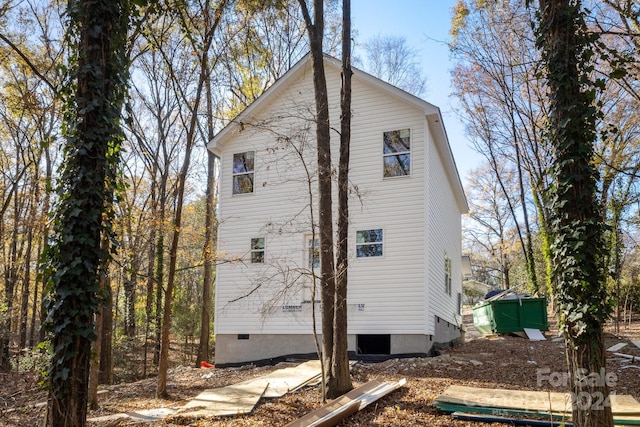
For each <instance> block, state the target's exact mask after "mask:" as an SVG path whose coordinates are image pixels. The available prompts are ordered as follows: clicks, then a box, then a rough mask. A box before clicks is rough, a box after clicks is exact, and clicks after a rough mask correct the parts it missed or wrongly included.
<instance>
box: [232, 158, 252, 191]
mask: <svg viewBox="0 0 640 427" xmlns="http://www.w3.org/2000/svg"><path fill="white" fill-rule="evenodd" d="M254 162H255V151H246V152H244V153H235V154H234V155H233V194H243V193H253V172H254Z"/></svg>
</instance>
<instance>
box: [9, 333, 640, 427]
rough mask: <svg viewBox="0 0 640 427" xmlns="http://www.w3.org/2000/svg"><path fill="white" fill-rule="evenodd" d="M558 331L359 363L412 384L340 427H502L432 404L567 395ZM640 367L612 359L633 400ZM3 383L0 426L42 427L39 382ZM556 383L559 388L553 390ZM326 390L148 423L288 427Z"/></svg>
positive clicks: (134, 388) (149, 384) (132, 406)
mask: <svg viewBox="0 0 640 427" xmlns="http://www.w3.org/2000/svg"><path fill="white" fill-rule="evenodd" d="M607 331H608V333H607V346H611V345H614V344H616V343H618V342H629V340H631V339H633V340H638V339H640V322H637V323H633V324H631V325H630V326H627V327H626V328H622V330H621V332H620V333H619V334H618V335H616V334H614V333H613V328H612V327H608V328H607ZM556 333H557V331H556V330H555V329H554V328H552V330H551V331H549V332H548V333H547V334H546V335H547V338H548V339H547V341H537V342H534V341H528V340H527V339H524V338H520V337H516V336H505V337H498V338H494V339H487V338H482V337H476V334H474V333H473V330H472V329H471V331H470V333H469V334H468V336H469V335H470V337H469V338H470V339H468V340H467V341H466V342H465V343H464V344H460V345H457V346H455V347H453V348H451V349H449V350H447V351H445V352H443V354H442V355H440V356H437V357H432V358H414V359H393V360H388V361H386V362H382V363H375V364H366V363H358V364H356V365H355V366H354V367H353V369H352V377H353V380H354V385H356V386H357V385H360V384H363V383H365V382H367V381H369V380H371V379H374V378H380V379H385V380H398V379H401V378H406V379H407V384H406V385H405V386H404V387H403V388H401V389H399V390H397V391H395V392H393V393H392V394H390V395H388V396H386V397H385V398H383V399H381V400H379V401H378V402H376V403H374V404H372V405H370V406H368V407H367V408H365V409H364V410H362V411H360V412H358V413H357V414H355V415H354V416H351V417H349V418H348V419H346V420H344V421H343V422H342V423H341V424H339V425H340V426H363V427H364V426H367V427H371V426H381V427H382V426H384V427H410V426H425V425H430V426H470V425H473V426H478V427H481V426H488V425H497V424H486V423H470V422H468V421H456V420H453V419H452V418H451V417H450V416H449V414H446V413H444V412H441V411H439V410H438V409H436V408H434V407H433V406H432V402H433V400H434V399H435V398H437V397H438V396H439V395H440V394H441V393H442V392H443V391H444V390H445V389H446V388H447V387H448V386H449V385H452V384H458V385H468V386H476V387H491V388H508V389H526V390H548V391H566V389H563V388H562V387H559V386H558V385H557V384H555V383H553V381H548V380H547V378H548V375H549V373H554V372H557V373H562V372H566V370H567V369H566V363H565V358H564V348H563V343H562V341H561V340H554V339H553V338H554V337H555V334H556ZM620 352H621V353H626V354H632V355H636V356H639V357H640V349H638V348H636V347H635V346H634V345H633V344H631V343H629V345H627V346H626V347H625V348H623V349H621V350H620ZM277 368H278V366H275V367H273V366H269V367H244V368H236V369H209V370H201V369H195V368H190V367H183V366H177V367H174V368H173V369H172V370H171V373H170V375H169V391H170V393H171V399H169V400H158V399H155V398H154V393H155V385H156V383H155V379H154V378H150V379H146V380H142V381H138V382H135V383H126V384H118V385H114V386H109V387H104V388H103V389H104V390H106V391H105V392H103V394H101V395H100V408H99V409H98V410H95V411H89V417H98V416H103V415H108V414H115V413H120V412H131V411H136V410H142V409H152V408H160V407H179V406H181V405H184V404H185V403H186V402H187V401H188V400H189V399H191V398H193V397H195V396H196V395H197V394H199V393H200V392H201V391H203V390H205V389H209V388H215V387H222V386H225V385H228V384H233V383H236V382H240V381H243V380H246V379H249V378H253V377H256V376H260V375H264V374H266V373H268V372H271V371H272V370H274V369H277ZM639 369H640V361H636V362H632V361H628V360H624V359H622V358H620V357H616V356H614V355H613V354H611V353H610V357H609V359H608V366H607V372H609V373H613V374H615V381H614V382H615V385H614V387H613V392H615V393H618V394H630V395H632V396H634V397H635V398H636V399H638V400H640V372H639ZM0 380H1V381H2V382H3V387H2V389H0V405H2V406H1V409H2V412H0V425H7V426H12V425H15V426H21V427H27V426H35V425H41V422H42V419H43V417H44V408H43V407H42V406H40V407H34V405H35V404H36V403H38V402H42V401H44V400H45V394H44V392H43V391H42V390H41V389H40V388H39V387H38V385H37V384H36V382H37V379H36V377H35V376H33V375H20V376H17V375H15V374H2V377H1V378H0ZM550 382H551V383H552V384H550ZM319 393H320V392H319V388H318V387H307V388H303V389H301V390H299V391H296V392H293V393H289V394H287V395H286V396H284V397H282V398H278V399H268V400H265V399H262V400H261V401H260V402H259V403H258V405H257V406H256V408H255V409H254V411H253V412H252V413H251V414H249V415H243V416H234V417H223V418H213V419H200V420H189V421H185V420H174V421H162V422H154V423H148V424H147V425H149V426H173V425H191V426H252V427H253V426H282V425H285V424H287V423H288V422H291V421H293V420H295V419H296V418H298V417H301V416H302V415H304V414H306V413H307V412H309V411H311V410H313V409H315V408H317V407H319V406H320V403H319ZM89 425H94V426H100V427H102V426H116V425H117V426H125V425H129V424H128V423H127V422H123V421H112V422H109V423H101V424H98V423H90V424H89Z"/></svg>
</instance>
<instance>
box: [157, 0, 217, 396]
mask: <svg viewBox="0 0 640 427" xmlns="http://www.w3.org/2000/svg"><path fill="white" fill-rule="evenodd" d="M225 5H226V0H223V1H222V2H221V3H220V4H219V5H218V7H217V10H216V13H215V20H214V22H213V23H212V24H211V26H207V27H206V34H205V39H204V40H203V46H202V52H208V51H209V49H210V48H211V43H212V42H213V34H214V32H215V29H216V27H217V26H218V23H219V22H220V17H221V13H222V10H223V9H224V8H225ZM194 49H195V46H194ZM206 58H208V56H207V54H203V56H202V57H201V58H199V61H200V64H199V65H200V76H199V78H198V86H197V88H196V92H195V99H194V101H193V104H192V106H191V107H190V108H189V110H190V114H191V117H190V121H189V126H188V128H187V135H186V147H185V153H184V160H183V163H182V168H181V169H180V173H179V174H178V188H177V200H176V210H175V214H174V220H173V238H172V239H171V249H170V250H169V276H168V278H167V289H166V291H165V301H164V314H163V317H162V340H161V345H160V363H159V365H158V384H157V387H156V396H158V397H167V396H168V393H167V370H168V363H169V331H170V329H171V310H172V303H173V288H174V285H175V278H176V262H177V257H178V243H179V240H180V227H181V225H182V209H183V203H184V191H185V184H186V180H187V173H188V172H189V164H190V162H191V151H192V149H193V145H194V142H195V134H196V131H197V121H198V110H199V108H200V102H201V98H202V92H203V89H204V84H205V80H206V77H207V76H208V73H209V68H208V67H209V65H210V64H208V62H207V61H205V60H206ZM172 78H175V76H172ZM181 97H182V99H183V101H184V102H187V101H188V99H187V97H186V96H185V95H184V93H181Z"/></svg>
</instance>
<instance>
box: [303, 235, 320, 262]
mask: <svg viewBox="0 0 640 427" xmlns="http://www.w3.org/2000/svg"><path fill="white" fill-rule="evenodd" d="M304 240H305V245H306V258H307V261H306V265H307V268H308V269H310V270H311V269H312V268H313V269H318V268H320V239H318V238H317V237H315V238H314V237H313V236H312V235H310V234H309V235H307V236H305V239H304Z"/></svg>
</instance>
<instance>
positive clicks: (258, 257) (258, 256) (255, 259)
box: [251, 251, 264, 263]
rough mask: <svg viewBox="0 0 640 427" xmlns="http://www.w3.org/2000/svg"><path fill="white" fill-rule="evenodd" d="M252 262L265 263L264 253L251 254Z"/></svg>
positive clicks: (255, 252)
mask: <svg viewBox="0 0 640 427" xmlns="http://www.w3.org/2000/svg"><path fill="white" fill-rule="evenodd" d="M251 262H252V263H263V262H264V251H254V252H251Z"/></svg>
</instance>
